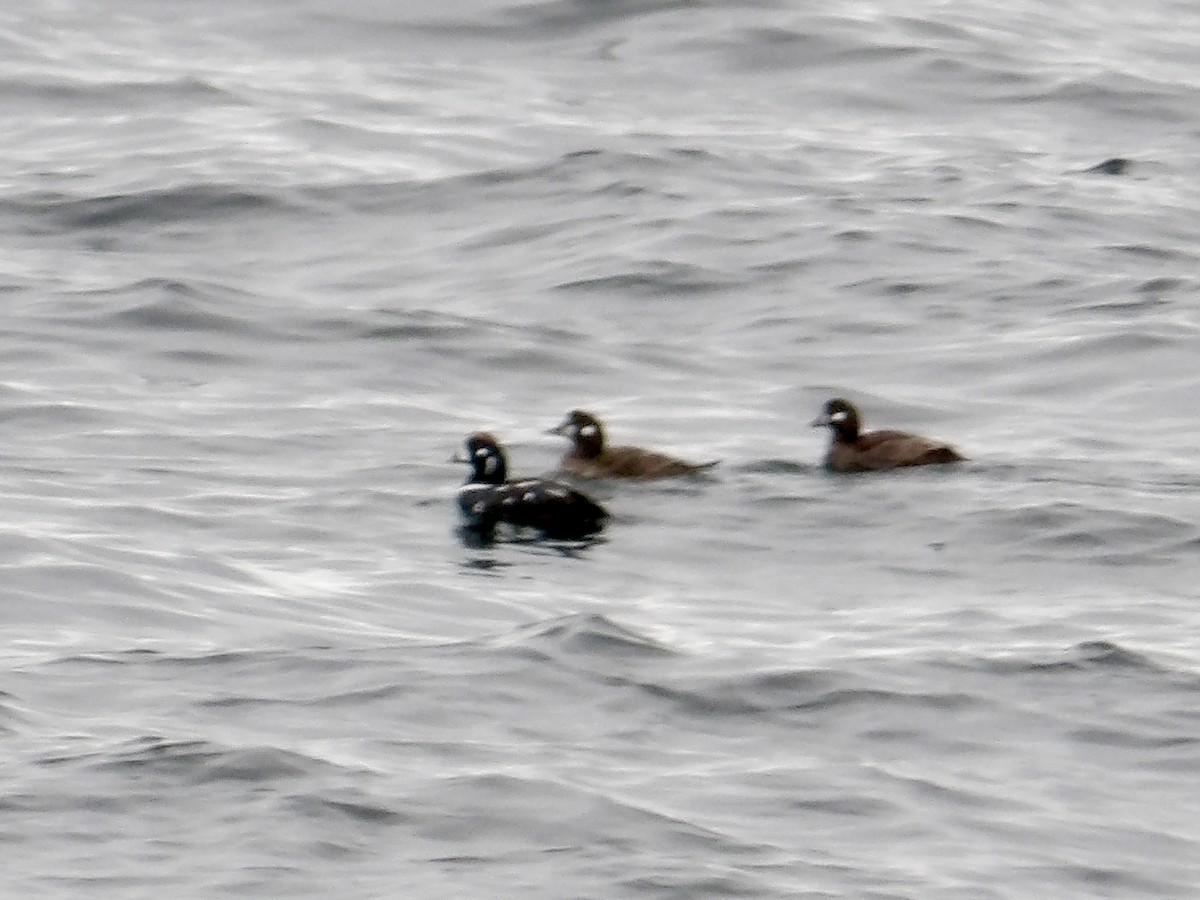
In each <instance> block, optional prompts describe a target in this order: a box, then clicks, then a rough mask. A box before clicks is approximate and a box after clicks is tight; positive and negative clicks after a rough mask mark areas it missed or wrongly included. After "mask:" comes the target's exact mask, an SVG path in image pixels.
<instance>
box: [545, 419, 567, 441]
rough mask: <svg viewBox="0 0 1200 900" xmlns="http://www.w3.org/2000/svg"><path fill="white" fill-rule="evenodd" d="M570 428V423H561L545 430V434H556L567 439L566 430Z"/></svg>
mask: <svg viewBox="0 0 1200 900" xmlns="http://www.w3.org/2000/svg"><path fill="white" fill-rule="evenodd" d="M570 427H571V423H570V422H563V423H562V424H560V425H555V426H554V427H553V428H547V429H546V434H557V435H559V436H560V437H567V429H568V428H570Z"/></svg>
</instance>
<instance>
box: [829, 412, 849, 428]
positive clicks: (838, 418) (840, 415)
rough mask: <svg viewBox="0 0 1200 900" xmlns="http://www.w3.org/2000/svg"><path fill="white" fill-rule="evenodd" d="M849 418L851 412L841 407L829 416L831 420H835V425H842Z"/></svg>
mask: <svg viewBox="0 0 1200 900" xmlns="http://www.w3.org/2000/svg"><path fill="white" fill-rule="evenodd" d="M848 418H850V413H848V412H846V411H845V410H844V409H839V410H838V411H837V412H835V413H834V414H833V415H831V416H830V417H829V421H830V422H833V423H834V424H835V425H841V424H842V423H843V422H845V421H846V420H847V419H848Z"/></svg>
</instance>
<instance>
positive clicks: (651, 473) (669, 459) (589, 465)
mask: <svg viewBox="0 0 1200 900" xmlns="http://www.w3.org/2000/svg"><path fill="white" fill-rule="evenodd" d="M549 434H561V435H563V436H564V437H567V438H570V440H571V443H572V445H573V446H572V447H571V450H570V451H569V452H568V453H567V455H566V456H564V457H563V458H562V462H561V463H560V464H559V465H560V468H561V469H562V471H564V472H567V473H569V474H571V475H576V476H578V477H580V478H671V477H674V476H678V475H695V474H696V473H698V472H703V471H704V470H706V469H711V468H712V467H713V466H715V465H716V464H717V462H718V461H719V460H713V461H712V462H706V463H691V462H687V461H685V460H682V459H676V458H675V457H674V456H668V455H667V454H665V453H659V452H658V451H657V450H645V449H643V448H641V447H606V446H605V444H604V427H603V426H602V425H601V424H600V420H599V419H597V418H596V417H595V416H593V415H592V414H591V413H586V412H583V411H582V410H579V409H576V410H572V411H571V412H569V413H567V417H566V419H564V420H563V422H562V424H561V425H559V426H558V427H557V428H552V429H550V431H549Z"/></svg>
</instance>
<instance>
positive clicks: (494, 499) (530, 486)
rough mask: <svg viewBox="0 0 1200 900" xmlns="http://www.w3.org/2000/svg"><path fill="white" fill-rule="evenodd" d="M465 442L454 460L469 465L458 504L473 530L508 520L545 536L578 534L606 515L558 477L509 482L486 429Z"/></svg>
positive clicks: (500, 451)
mask: <svg viewBox="0 0 1200 900" xmlns="http://www.w3.org/2000/svg"><path fill="white" fill-rule="evenodd" d="M464 446H465V447H466V451H467V452H466V457H465V458H464V457H461V456H460V457H458V461H460V462H466V463H469V464H470V465H471V475H470V477H469V478H467V482H466V484H464V485H463V486H462V487H460V488H459V489H458V508H459V510H460V511H461V512H462V516H463V520H464V522H465V523H466V525H467V527H468V528H470V529H471V530H473V531H477V532H481V533H485V534H487V533H491V532H492V531H493V530H495V528H496V526H497V525H499V524H500V523H502V522H507V523H508V524H510V525H513V526H515V527H517V528H534V529H537V530H538V531H540V532H542V533H543V534H544V535H546V536H547V537H552V538H581V537H586V536H588V535H590V534H595V533H596V532H597V531H599V530H600V529H601V528H602V527H603V525H604V520H605V519H607V518H608V513H607V512H606V511H605V510H604V508H603V507H602V506H600V504H598V503H596V502H595V501H593V500H591V499H590V498H589V497H586V496H585V495H584V494H582V493H580V492H579V491H577V490H575V489H574V488H571V487H568V486H567V485H565V484H561V483H559V482H557V481H550V480H548V479H545V478H524V479H521V480H519V481H509V480H508V461H507V459H506V458H505V455H504V449H503V448H502V447H501V446H500V443H499V441H497V440H496V439H495V438H494V437H492V436H491V435H490V434H486V433H484V432H476V433H475V434H472V435H470V436H469V437H468V438H467V439H466V442H465V444H464Z"/></svg>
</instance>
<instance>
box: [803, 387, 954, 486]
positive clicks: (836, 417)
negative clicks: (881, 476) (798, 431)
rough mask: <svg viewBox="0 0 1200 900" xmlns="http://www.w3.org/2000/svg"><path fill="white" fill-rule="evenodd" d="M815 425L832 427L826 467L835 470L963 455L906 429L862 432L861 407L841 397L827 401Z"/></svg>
mask: <svg viewBox="0 0 1200 900" xmlns="http://www.w3.org/2000/svg"><path fill="white" fill-rule="evenodd" d="M812 427H813V428H828V429H829V430H830V431H831V432H832V433H833V441H832V442H831V443H830V444H829V451H828V452H827V453H826V454H825V467H826V468H827V469H832V470H833V471H835V472H879V471H883V470H885V469H898V468H900V467H902V466H928V465H935V464H937V463H952V462H959V461H961V460H963V459H965V458H966V457H964V456H962V455H961V454H960V453H959V452H958V451H957V450H955V449H954V448H953V447H951V446H950V445H949V444H943V443H942V442H941V441H934V440H931V439H930V438H927V437H921V436H920V435H917V434H908V433H907V432H904V431H868V432H866V433H862V432H860V431H859V427H860V420H859V417H858V410H857V409H855V408H854V405H853V404H852V403H850V402H849V401H847V400H842V399H841V398H837V399H834V400H830V401H829V402H828V403H826V404H825V409H824V410H823V411H822V413H821V415H819V416H817V417H816V418H815V419H813V421H812Z"/></svg>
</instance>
